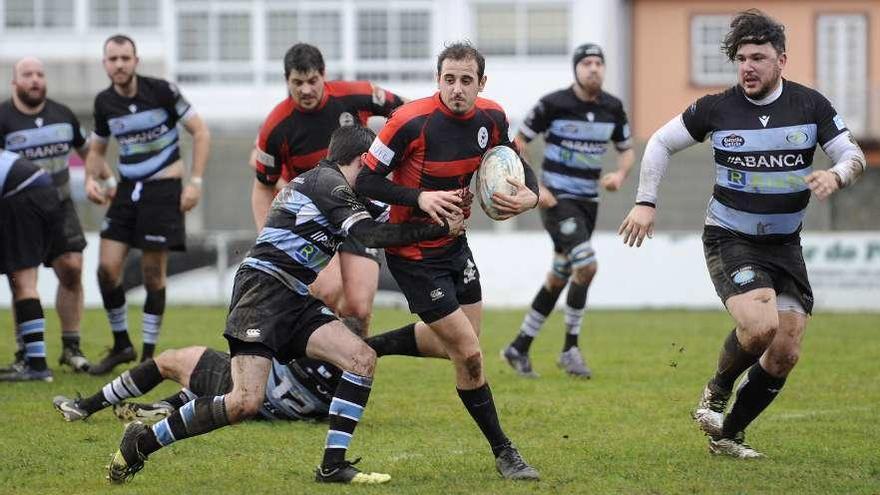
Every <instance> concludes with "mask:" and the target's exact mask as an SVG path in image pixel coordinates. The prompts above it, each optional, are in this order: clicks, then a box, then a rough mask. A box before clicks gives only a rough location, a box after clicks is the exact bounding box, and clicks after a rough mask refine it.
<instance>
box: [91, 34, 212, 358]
mask: <svg viewBox="0 0 880 495" xmlns="http://www.w3.org/2000/svg"><path fill="white" fill-rule="evenodd" d="M137 64H138V57H137V51H136V49H135V44H134V41H132V40H131V38H129V37H127V36H124V35H115V36H111V37H110V38H109V39H107V41H106V42H105V43H104V70H106V71H107V76H108V77H109V78H110V80H111V81H112V84H111V85H110V87H109V88H107V89H105V90H104V91H102V92H100V93H98V96H97V97H95V132H94V134H93V135H92V138H91V140H90V145H89V154H88V158H87V160H86V171H87V174H88V177H87V179H86V181H87V182H86V192H87V194H88V196H89V199H91V200H92V201H94V202H96V203H98V204H103V203H105V202H107V200H108V199H109V200H110V208H109V209H108V210H107V215H106V217H105V218H104V224H103V226H102V227H101V245H100V254H99V258H100V259H99V267H98V284H99V285H100V288H101V298H102V299H103V301H104V308H105V310H106V311H107V318H108V320H109V321H110V328H111V330H112V331H113V347H112V349H110V351H109V352H108V353H107V355H106V356H105V357H104V358H103V359H102V360H101V362H99V363H98V364H95V365H92V366H91V367H90V368H89V372H90V373H93V374H96V375H101V374H105V373H109V372H110V371H111V370H112V369H113V367H114V366H116V365H118V364H121V363H125V362H129V361H134V360H135V359H136V357H137V354H136V353H135V350H134V347H133V346H132V343H131V340H130V339H129V337H128V311H127V306H126V303H125V290H124V289H123V288H122V275H123V268H124V266H125V258H126V257H127V256H128V251H129V250H130V249H131V248H133V247H134V248H138V249H140V250H141V251H142V253H143V257H142V258H141V268H142V270H143V275H144V287H145V288H146V291H147V298H146V301H145V302H144V313H143V327H142V330H143V347H142V351H141V359H142V360H145V359H149V358H150V357H152V356H153V351H154V349H155V348H156V342H157V341H158V339H159V330H160V327H161V325H162V315H163V314H164V312H165V278H166V268H167V265H168V250H173V251H183V250H184V249H185V248H186V247H185V241H186V239H185V238H186V233H185V228H184V218H183V217H184V214H185V213H186V212H187V211H189V210H191V209H192V208H193V207H195V206H196V203H198V201H199V198H200V197H201V195H202V175H203V174H204V172H205V166H206V165H207V163H208V153H209V148H210V142H211V137H210V134H209V132H208V127H207V126H206V125H205V123H204V122H203V121H202V119H201V117H199V116H198V115H197V114H196V112H195V110H194V109H193V108H192V106H191V105H190V104H189V102H187V101H186V99H185V98H184V97H183V95H181V94H180V92H179V91H178V89H177V87H176V86H175V85H173V84H171V83H169V82H168V81H165V80H163V79H155V78H152V77H147V76H142V75H139V74H137V73H136V70H137ZM178 123H182V124H183V127H184V128H185V129H186V130H187V132H189V133H190V134H191V135H192V138H193V157H192V171H191V173H190V178H189V181H188V182H187V184H186V185H185V186H184V185H183V182H182V178H183V176H184V173H185V170H184V168H185V167H184V164H183V160H182V159H181V158H180V149H179V146H178V142H179V135H178V128H177V124H178ZM111 136H113V137H115V138H116V141H117V143H118V144H119V165H118V168H119V174H120V176H121V181H120V182H119V185H118V187H115V179H112V178H107V177H102V172H101V166H100V165H101V164H102V163H104V157H105V156H106V154H107V141H108V139H109V138H110V137H111ZM100 179H107V180H109V181H110V182H111V184H109V185H107V188H106V189H108V190H105V188H104V187H102V186H101V184H100V183H99V180H100Z"/></svg>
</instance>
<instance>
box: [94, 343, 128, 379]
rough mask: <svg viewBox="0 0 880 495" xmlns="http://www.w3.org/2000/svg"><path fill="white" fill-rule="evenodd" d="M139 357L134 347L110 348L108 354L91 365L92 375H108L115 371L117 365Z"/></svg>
mask: <svg viewBox="0 0 880 495" xmlns="http://www.w3.org/2000/svg"><path fill="white" fill-rule="evenodd" d="M135 359H137V354H135V352H134V347H131V346H128V347H125V348H123V349H118V350H117V349H110V350H109V351H107V355H106V356H104V358H103V359H101V361H100V362H99V363H98V364H93V365H91V366H89V374H90V375H106V374H107V373H110V372H111V371H113V368H115V367H116V365H119V364H122V363H130V362H132V361H134V360H135Z"/></svg>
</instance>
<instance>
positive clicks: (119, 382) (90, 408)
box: [78, 359, 164, 414]
mask: <svg viewBox="0 0 880 495" xmlns="http://www.w3.org/2000/svg"><path fill="white" fill-rule="evenodd" d="M162 380H164V378H162V374H161V373H160V372H159V367H158V366H157V365H156V362H155V361H153V360H152V359H149V360H147V361H144V362H142V363H141V364H139V365H137V366H135V367H134V368H132V369H130V370H128V371H125V372H123V373H122V374H121V375H119V376H117V377H116V378H114V379H113V381H111V382H110V383H108V384H106V385H104V387H103V388H102V389H101V390H100V391H99V392H98V393H96V394H94V395H92V396H91V397H87V398H85V399H82V400H80V401H79V402H78V404H79V406H80V407H81V408H83V409H85V410H86V412H88V413H89V414H94V413H96V412H97V411H100V410H101V409H104V408H105V407H108V406H111V405H113V404H119V403H120V402H122V401H123V400H125V399H129V398H131V397H140V396H141V395H144V394H146V393H147V392H149V391H150V390H153V388H155V387H156V386H157V385H159V384H160V383H162Z"/></svg>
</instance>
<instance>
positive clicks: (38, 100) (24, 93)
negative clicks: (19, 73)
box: [15, 87, 46, 108]
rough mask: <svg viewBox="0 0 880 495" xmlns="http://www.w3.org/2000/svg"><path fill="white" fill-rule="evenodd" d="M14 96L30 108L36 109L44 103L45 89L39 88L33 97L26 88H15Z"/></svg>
mask: <svg viewBox="0 0 880 495" xmlns="http://www.w3.org/2000/svg"><path fill="white" fill-rule="evenodd" d="M15 94H16V96H18V99H19V100H20V101H21V102H22V103H24V104H25V105H27V106H28V107H30V108H36V107H38V106H40V105H42V104H43V102H44V101H46V88H45V87H44V88H41V89H40V90H39V91H37V93H36V94H35V95H32V93H31V91H30V90H28V89H26V88H15Z"/></svg>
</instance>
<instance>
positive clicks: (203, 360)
mask: <svg viewBox="0 0 880 495" xmlns="http://www.w3.org/2000/svg"><path fill="white" fill-rule="evenodd" d="M189 390H190V391H191V392H192V393H194V394H196V395H197V396H199V397H211V396H215V395H223V394H226V393H227V392H229V391H230V390H232V365H231V358H230V357H229V354H226V353H225V352H220V351H215V350H214V349H211V348H208V349H205V352H204V353H203V354H202V357H200V358H199V362H198V363H196V367H195V368H193V371H192V374H191V375H190V376H189Z"/></svg>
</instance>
